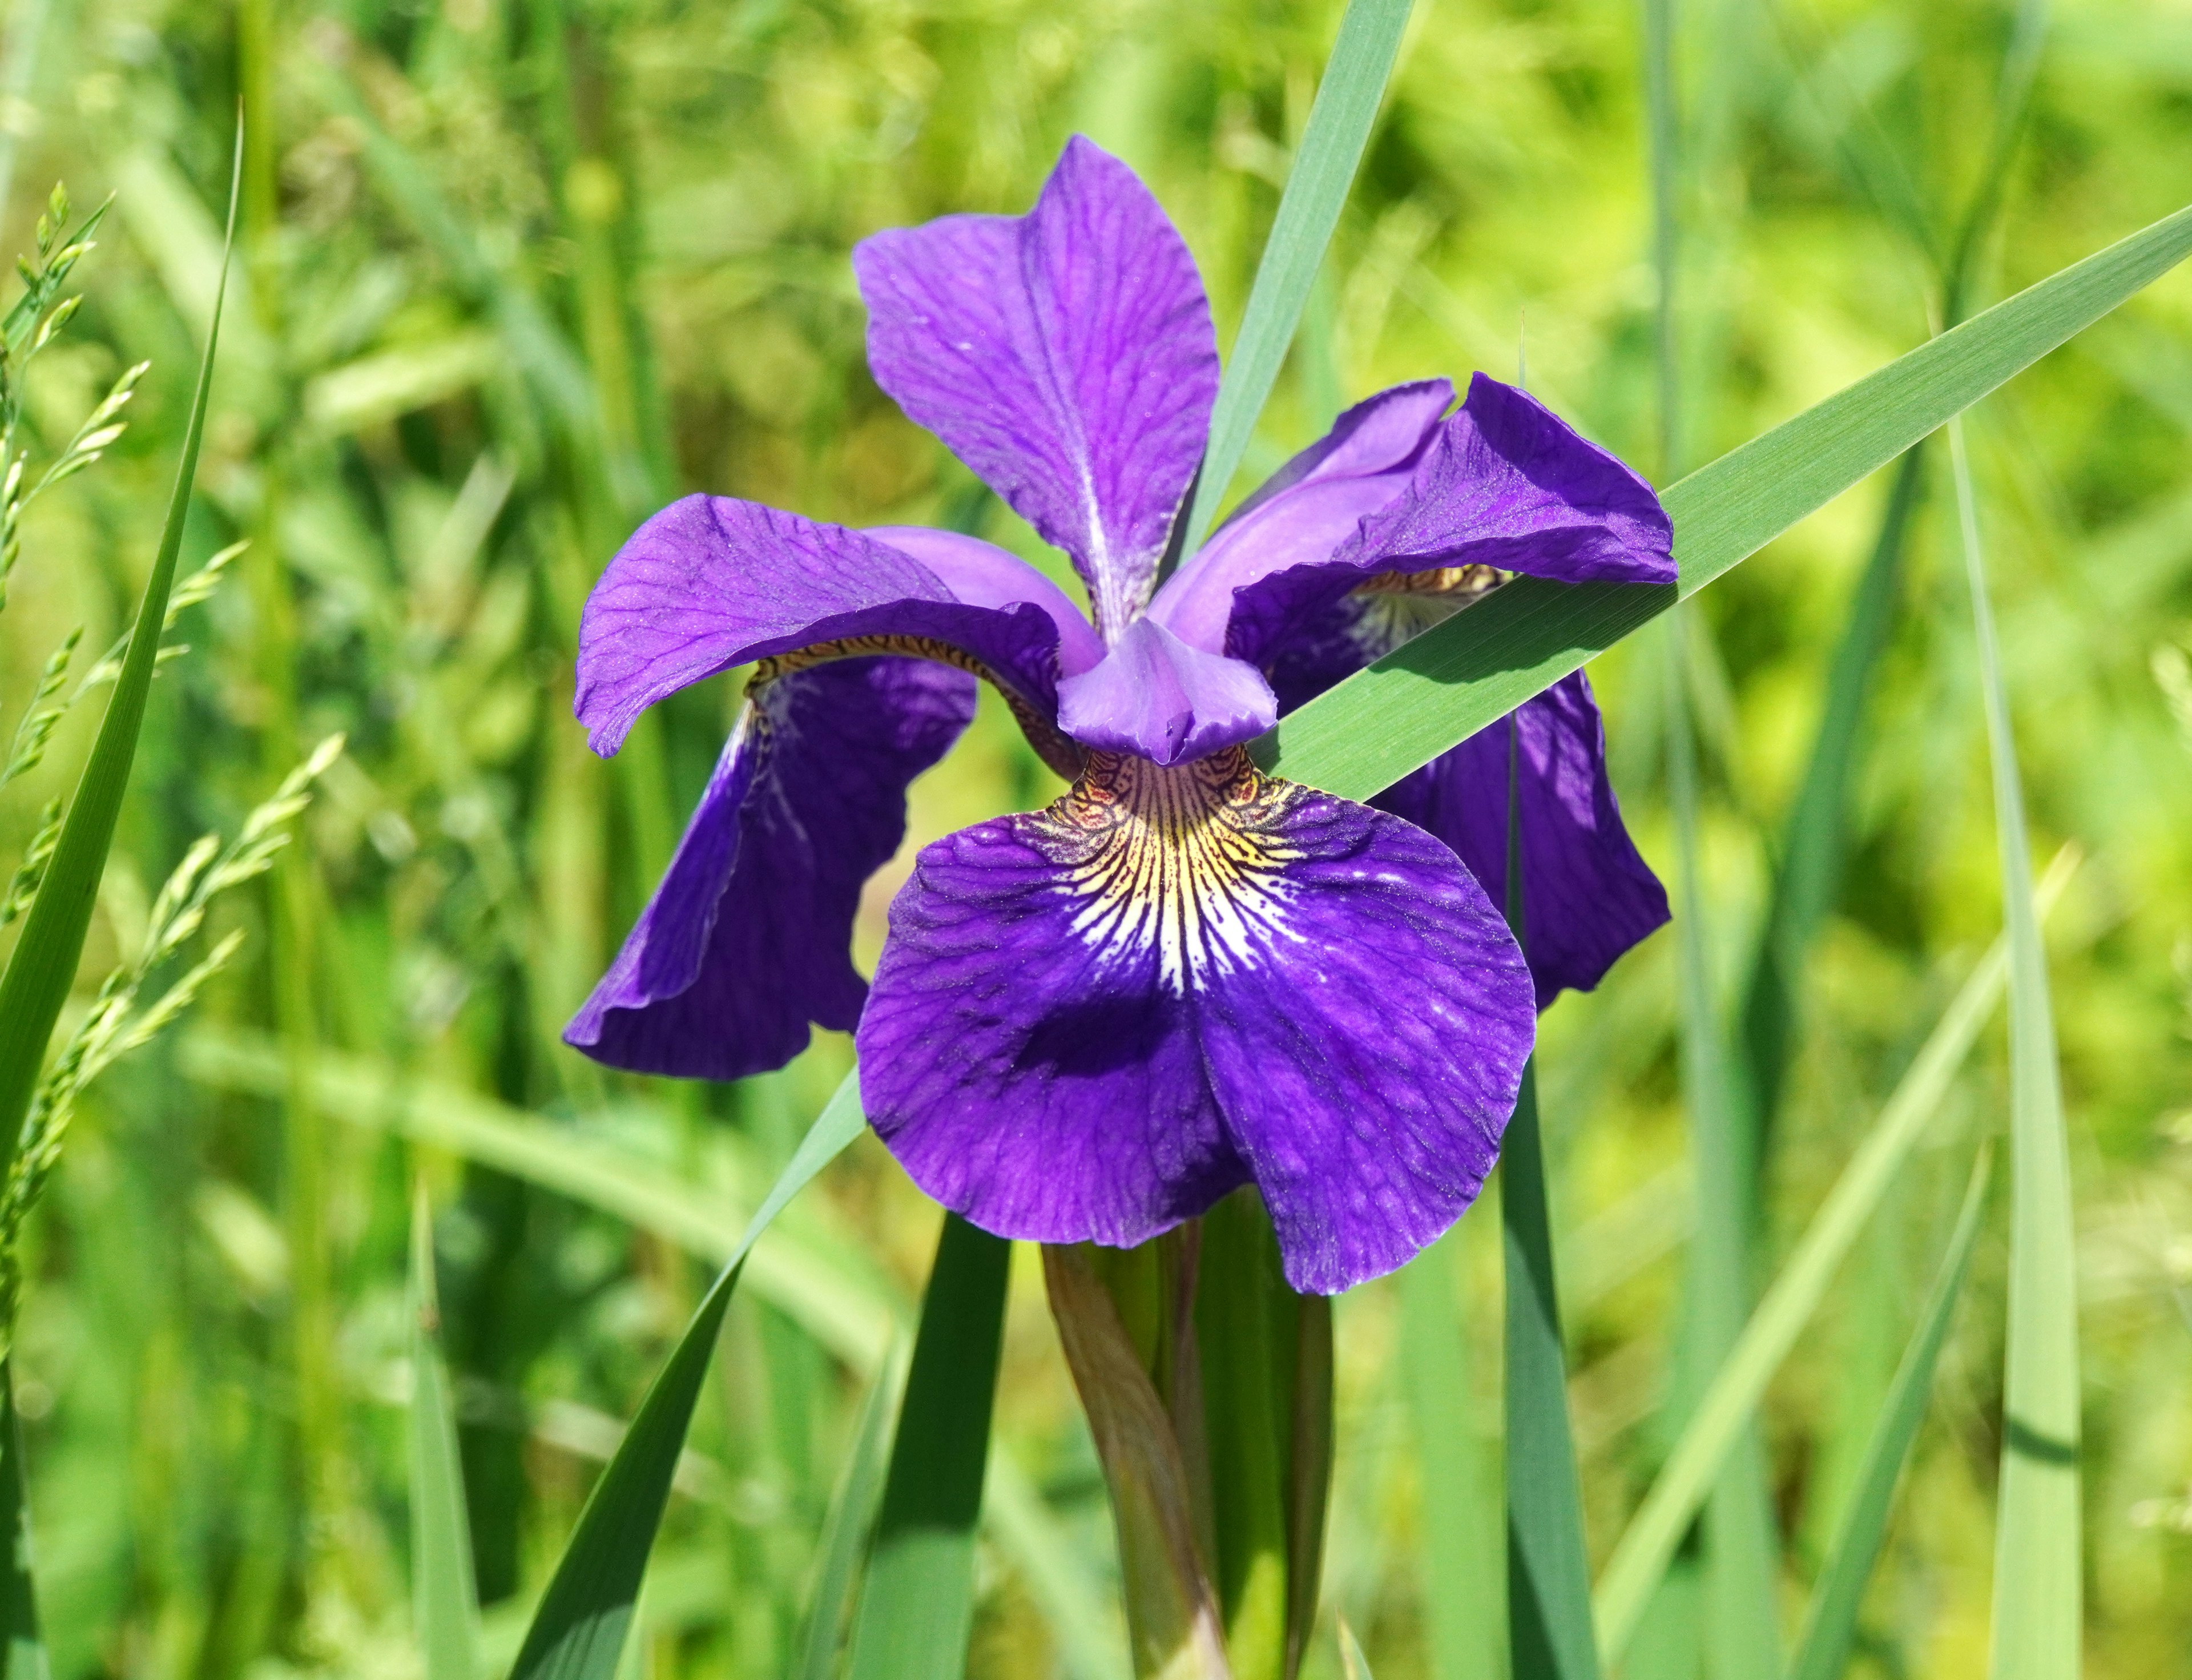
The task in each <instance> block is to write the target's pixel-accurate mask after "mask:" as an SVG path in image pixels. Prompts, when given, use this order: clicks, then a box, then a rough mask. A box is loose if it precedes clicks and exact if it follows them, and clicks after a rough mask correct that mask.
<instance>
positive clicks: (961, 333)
mask: <svg viewBox="0 0 2192 1680" xmlns="http://www.w3.org/2000/svg"><path fill="white" fill-rule="evenodd" d="M853 271H854V273H855V274H856V275H857V276H858V277H859V283H860V294H861V296H862V297H863V298H865V300H866V302H867V306H868V362H869V365H870V366H871V368H872V369H873V370H874V372H875V376H876V383H877V384H879V385H881V386H882V388H883V389H884V390H885V391H888V392H889V393H890V394H891V396H892V397H895V398H896V399H897V401H898V403H899V407H900V408H902V409H905V412H906V414H908V415H909V416H910V417H911V418H912V419H913V420H916V421H918V422H919V423H920V424H921V425H922V426H927V427H928V429H929V430H930V431H933V432H934V433H935V434H936V435H937V436H938V437H941V438H942V439H943V440H944V441H945V443H947V444H949V445H950V448H951V449H952V452H953V453H954V454H956V455H957V456H958V457H959V458H960V460H963V461H965V462H966V463H967V465H968V466H970V467H972V468H973V470H974V471H975V472H976V473H978V474H979V475H980V477H982V478H983V479H984V480H985V482H986V483H989V484H990V487H991V488H992V489H995V490H996V492H997V494H999V495H1001V496H1002V497H1003V498H1004V499H1005V500H1006V501H1007V502H1008V503H1009V504H1010V505H1011V506H1012V507H1013V509H1014V510H1015V511H1018V512H1019V514H1020V515H1021V517H1024V518H1025V519H1026V520H1027V521H1028V523H1030V524H1031V525H1033V526H1034V527H1035V528H1036V530H1037V531H1039V532H1041V533H1042V536H1043V537H1044V539H1045V540H1047V541H1049V542H1052V543H1054V544H1056V545H1057V546H1059V547H1060V548H1062V549H1064V550H1065V551H1066V552H1067V553H1068V554H1070V555H1071V556H1072V557H1073V561H1074V564H1075V565H1076V567H1077V568H1078V569H1079V570H1080V573H1081V575H1082V580H1083V581H1085V582H1086V583H1087V586H1088V593H1089V597H1090V598H1091V599H1092V600H1093V602H1094V603H1095V607H1096V623H1097V626H1098V627H1099V629H1100V630H1102V631H1104V633H1105V637H1106V638H1107V639H1108V638H1110V637H1116V635H1117V634H1118V633H1119V632H1120V631H1122V630H1123V629H1124V628H1125V627H1126V625H1127V621H1128V620H1130V619H1131V618H1132V617H1133V615H1134V614H1135V613H1136V612H1137V611H1139V609H1140V608H1141V607H1142V605H1143V603H1145V602H1146V601H1147V600H1148V598H1149V593H1150V586H1151V585H1152V584H1153V582H1154V581H1155V580H1156V567H1157V561H1158V558H1159V557H1160V556H1161V555H1162V553H1163V551H1164V546H1165V541H1166V539H1167V536H1168V535H1169V534H1170V533H1171V529H1172V522H1173V515H1174V513H1175V512H1176V511H1178V509H1179V504H1180V500H1181V499H1182V498H1183V497H1184V495H1185V494H1186V493H1187V488H1188V485H1189V484H1190V482H1191V481H1192V480H1193V478H1194V477H1195V470H1196V466H1197V464H1198V463H1199V462H1200V461H1201V460H1202V449H1203V444H1204V443H1205V441H1206V438H1207V433H1208V431H1209V426H1210V408H1211V403H1212V402H1213V400H1214V399H1215V397H1216V396H1217V391H1218V346H1217V340H1216V337H1215V335H1214V334H1213V332H1212V329H1211V324H1210V306H1209V304H1208V303H1207V300H1205V298H1204V296H1203V293H1202V280H1201V278H1200V277H1199V276H1197V274H1196V271H1195V260H1194V259H1193V258H1192V257H1191V256H1190V255H1189V254H1188V250H1187V247H1186V245H1185V243H1184V242H1182V240H1181V239H1180V237H1179V233H1178V231H1175V230H1174V228H1173V225H1172V223H1171V222H1170V221H1169V220H1167V219H1166V216H1165V213H1164V210H1163V209H1162V206H1160V205H1159V204H1158V203H1157V202H1156V199H1155V198H1154V197H1151V196H1150V191H1149V189H1148V188H1147V187H1145V186H1143V185H1142V184H1141V182H1140V181H1139V180H1137V179H1136V178H1135V176H1134V174H1133V171H1132V170H1131V169H1127V166H1126V165H1125V164H1123V163H1120V162H1119V161H1118V159H1116V157H1111V156H1110V155H1109V154H1108V153H1106V152H1105V151H1101V150H1099V148H1098V147H1096V146H1093V145H1091V144H1090V143H1089V142H1088V141H1087V140H1082V139H1081V138H1079V137H1078V136H1076V138H1075V139H1073V140H1070V141H1069V142H1068V143H1067V145H1066V148H1065V155H1064V156H1063V157H1060V158H1059V161H1058V167H1057V168H1056V169H1053V171H1052V172H1051V175H1050V179H1049V180H1048V181H1047V182H1046V183H1045V184H1044V186H1043V189H1042V197H1040V198H1038V199H1037V200H1036V206H1035V209H1033V210H1031V211H1030V212H1029V214H1026V215H1025V216H973V215H957V216H945V217H942V218H940V219H939V220H935V221H932V222H929V223H927V224H926V225H924V226H920V227H907V228H893V229H891V230H890V231H887V232H882V233H878V234H876V235H875V236H874V237H872V238H870V239H867V240H865V241H863V242H862V243H860V245H859V247H858V248H857V249H855V250H854V251H853Z"/></svg>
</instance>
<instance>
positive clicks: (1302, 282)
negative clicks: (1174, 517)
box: [1180, 0, 1412, 557]
mask: <svg viewBox="0 0 2192 1680" xmlns="http://www.w3.org/2000/svg"><path fill="white" fill-rule="evenodd" d="M1411 3H1412V0H1348V6H1347V14H1346V15H1345V16H1344V17H1343V18H1342V19H1341V20H1339V38H1338V39H1337V40H1335V41H1334V42H1333V43H1332V57H1331V59H1330V60H1329V61H1328V62H1327V64H1326V65H1325V68H1324V79H1323V80H1322V81H1321V82H1320V83H1318V84H1317V89H1316V103H1315V104H1313V105H1312V106H1310V113H1309V124H1308V126H1307V127H1306V128H1305V129H1303V131H1302V140H1301V145H1300V146H1299V148H1298V149H1297V150H1296V151H1295V153H1294V163H1293V170H1292V171H1291V172H1290V173H1289V174H1287V186H1286V191H1284V192H1283V193H1282V194H1281V195H1280V197H1279V213H1278V215H1277V216H1276V218H1275V219H1274V220H1273V221H1272V223H1271V235H1270V239H1269V240H1267V241H1266V242H1265V243H1264V255H1263V259H1262V260H1261V261H1260V262H1259V263H1258V264H1257V266H1256V280H1255V284H1254V285H1253V287H1252V288H1251V289H1249V293H1248V308H1247V312H1246V313H1245V314H1244V315H1243V316H1242V319H1241V331H1240V333H1239V334H1238V335H1237V336H1236V338H1235V339H1234V340H1233V354H1232V356H1231V357H1230V358H1229V359H1228V360H1227V363H1226V365H1225V377H1224V380H1223V381H1222V382H1221V383H1220V384H1219V387H1218V403H1217V406H1216V407H1215V408H1214V409H1213V410H1212V411H1211V415H1210V448H1209V451H1208V453H1207V454H1206V455H1205V456H1204V457H1203V464H1202V475H1201V476H1200V477H1198V478H1197V479H1196V488H1195V500H1194V503H1193V505H1192V506H1191V507H1190V511H1189V513H1188V518H1187V538H1186V541H1185V542H1184V544H1183V545H1182V546H1181V549H1180V552H1181V553H1182V555H1183V556H1188V557H1191V556H1192V555H1193V554H1194V552H1195V551H1196V548H1198V547H1199V546H1201V545H1202V539H1203V536H1204V534H1206V533H1207V532H1208V530H1209V529H1210V522H1211V521H1212V520H1213V519H1214V518H1215V517H1217V515H1218V509H1219V504H1220V502H1221V501H1222V500H1223V499H1224V494H1225V490H1226V487H1227V486H1228V485H1229V484H1230V483H1232V482H1233V473H1234V471H1235V469H1236V468H1237V467H1238V466H1240V465H1241V456H1242V453H1243V452H1244V451H1245V450H1246V449H1247V447H1248V439H1249V438H1250V437H1252V436H1253V434H1254V432H1255V430H1256V420H1257V417H1258V416H1259V414H1262V413H1263V412H1264V400H1265V399H1266V398H1267V397H1270V394H1271V386H1272V385H1273V384H1274V383H1275V382H1276V380H1277V379H1278V377H1279V369H1280V368H1281V367H1282V366H1283V365H1284V364H1285V363H1286V359H1287V346H1289V345H1290V344H1292V343H1293V336H1294V329H1295V327H1296V326H1297V325H1298V324H1299V323H1300V321H1301V314H1302V308H1303V306H1304V305H1305V304H1306V303H1307V302H1308V301H1309V294H1310V287H1311V286H1312V285H1314V284H1315V283H1316V271H1317V270H1318V268H1319V267H1320V266H1322V264H1323V262H1324V252H1325V247H1326V246H1327V245H1329V244H1330V243H1332V230H1333V228H1334V227H1336V226H1338V225H1339V212H1340V209H1341V207H1342V206H1343V205H1344V204H1345V203H1346V202H1347V190H1348V188H1349V187H1350V186H1351V185H1352V184H1353V183H1354V180H1355V170H1356V165H1357V164H1359V163H1361V161H1362V148H1363V147H1364V146H1366V145H1367V144H1368V142H1369V139H1370V128H1371V124H1372V123H1374V122H1375V121H1376V120H1377V117H1378V106H1379V101H1380V100H1383V99H1384V94H1385V82H1386V78H1387V77H1390V75H1391V74H1392V71H1393V59H1394V56H1395V55H1396V54H1397V53H1398V52H1399V51H1400V50H1401V31H1404V30H1405V29H1406V28H1407V24H1408V9H1409V6H1410V4H1411Z"/></svg>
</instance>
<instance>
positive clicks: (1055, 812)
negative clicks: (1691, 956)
mask: <svg viewBox="0 0 2192 1680" xmlns="http://www.w3.org/2000/svg"><path fill="white" fill-rule="evenodd" d="M1534 1030H1535V1014H1534V1011H1533V1009H1532V1008H1531V1000H1530V987H1529V979H1528V974H1527V970H1526V969H1525V968H1524V967H1523V964H1522V961H1521V954H1520V952H1519V951H1516V947H1515V944H1514V941H1513V940H1512V939H1511V938H1510V936H1509V935H1508V933H1507V930H1506V927H1505V924H1504V922H1503V921H1502V920H1501V919H1500V917H1499V915H1498V912H1497V911H1495V910H1494V909H1493V907H1492V906H1491V905H1490V903H1489V902H1487V900H1486V898H1485V895H1484V894H1483V891H1482V889H1481V888H1479V887H1478V886H1477V884H1476V882H1475V881H1474V880H1473V879H1472V878H1471V877H1470V874H1469V872H1468V871H1466V870H1465V869H1464V868H1463V867H1462V866H1461V865H1460V862H1459V860H1458V859H1456V858H1455V856H1454V855H1453V853H1452V852H1451V851H1449V850H1448V849H1447V848H1446V847H1445V846H1443V845H1441V843H1438V842H1437V841H1436V840H1435V839H1433V838H1432V837H1430V836H1429V835H1427V834H1425V833H1424V832H1423V831H1420V830H1419V829H1417V828H1414V827H1413V826H1410V825H1409V824H1407V823H1405V822H1402V821H1401V820H1398V819H1396V818H1394V817H1391V816H1388V815H1386V814H1383V813H1381V812H1377V811H1373V810H1371V809H1368V808H1367V807H1366V806H1361V805H1356V804H1352V803H1350V802H1348V801H1346V800H1343V799H1338V798H1334V797H1332V796H1331V795H1329V794H1326V793H1321V792H1319V791H1316V790H1313V789H1310V788H1305V787H1301V786H1295V785H1293V784H1290V783H1285V782H1279V781H1274V780H1270V779H1268V778H1265V777H1263V776H1261V775H1259V774H1257V773H1256V772H1255V771H1254V770H1253V769H1252V768H1251V767H1250V766H1249V765H1248V763H1247V759H1246V757H1244V756H1243V755H1242V754H1240V753H1239V752H1233V753H1227V754H1221V755H1218V756H1215V757H1206V758H1202V759H1199V760H1196V762H1194V763H1190V764H1186V765H1184V766H1181V767H1179V768H1176V769H1160V768H1158V767H1156V766H1154V765H1151V764H1149V763H1145V762H1142V761H1139V760H1136V759H1133V758H1130V757H1116V758H1114V757H1109V756H1105V757H1100V758H1099V759H1098V760H1096V761H1095V762H1094V763H1093V767H1092V769H1091V771H1090V774H1088V776H1087V777H1086V778H1085V779H1084V780H1083V781H1082V783H1081V784H1080V785H1078V786H1076V788H1075V790H1074V791H1072V792H1071V793H1070V794H1068V795H1067V796H1066V797H1065V798H1063V799H1061V800H1059V802H1058V803H1056V804H1054V805H1053V806H1052V807H1051V808H1050V809H1048V810H1046V811H1042V812H1037V813H1035V814H1031V815H1027V816H1017V817H1007V818H1003V819H1000V820H997V821H995V822H989V823H984V824H982V825H981V826H979V827H975V828H971V829H968V830H965V831H962V832H961V833H958V834H955V835H952V836H950V837H947V838H945V839H944V840H940V841H939V842H937V843H935V844H934V845H933V846H930V847H929V848H928V849H926V850H924V851H923V852H922V854H921V856H920V859H919V860H918V861H917V863H916V866H915V871H914V875H913V877H912V879H911V880H910V881H909V882H908V883H907V884H906V886H905V889H903V890H902V891H901V892H900V893H899V896H898V899H897V900H896V901H895V902H894V903H893V906H892V907H891V938H890V941H889V943H888V945H887V946H885V947H884V951H883V957H882V963H880V964H879V965H878V967H877V969H876V981H875V986H874V990H873V991H872V993H871V997H870V1000H869V1003H868V1009H867V1012H866V1014H865V1015H864V1016H863V1017H862V1020H861V1023H860V1030H859V1045H860V1059H861V1094H862V1096H863V1099H864V1100H865V1103H866V1105H867V1109H868V1112H869V1115H870V1116H871V1118H872V1119H873V1121H874V1123H875V1126H876V1130H877V1132H878V1133H879V1134H881V1135H882V1138H883V1140H884V1141H885V1142H886V1143H887V1144H888V1146H890V1148H891V1150H892V1151H893V1153H894V1154H895V1155H896V1156H897V1157H898V1158H899V1161H900V1162H901V1163H904V1165H905V1168H906V1170H907V1171H908V1172H909V1173H910V1174H911V1175H912V1177H913V1179H914V1180H915V1182H916V1183H917V1184H919V1185H920V1186H922V1188H923V1189H925V1190H927V1191H928V1192H929V1194H931V1195H932V1196H933V1197H936V1198H937V1199H938V1200H939V1201H941V1202H942V1203H945V1205H946V1206H947V1207H950V1208H954V1209H958V1210H959V1211H960V1212H962V1213H963V1214H966V1215H967V1216H968V1218H969V1219H971V1220H973V1221H974V1222H975V1223H977V1224H979V1225H980V1226H984V1227H985V1228H986V1229H988V1230H990V1231H996V1232H998V1233H1000V1234H1001V1235H1005V1236H1011V1237H1030V1238H1037V1239H1041V1240H1042V1241H1046V1242H1078V1241H1095V1242H1099V1243H1113V1244H1127V1243H1139V1242H1141V1241H1144V1240H1145V1239H1146V1238H1148V1237H1152V1236H1154V1235H1156V1233H1158V1232H1159V1231H1163V1230H1166V1229H1167V1228H1168V1227H1169V1226H1173V1225H1175V1224H1177V1223H1179V1221H1180V1220H1184V1219H1186V1218H1189V1217H1191V1216H1192V1215H1193V1214H1197V1213H1199V1212H1201V1211H1202V1210H1203V1209H1206V1208H1207V1207H1209V1206H1210V1205H1211V1204H1212V1203H1213V1202H1215V1201H1216V1200H1217V1199H1218V1198H1219V1197H1221V1196H1223V1195H1224V1194H1225V1193H1226V1192H1227V1191H1230V1190H1231V1189H1233V1188H1235V1187H1236V1186H1238V1185H1240V1184H1242V1183H1244V1182H1247V1181H1250V1180H1253V1181H1254V1182H1255V1183H1256V1184H1257V1185H1258V1186H1259V1188H1260V1189H1261V1191H1262V1192H1263V1195H1264V1201H1265V1203H1267V1204H1268V1205H1269V1207H1270V1210H1271V1216H1272V1219H1273V1221H1274V1223H1275V1224H1276V1227H1277V1230H1278V1234H1279V1242H1280V1247H1281V1249H1282V1253H1283V1255H1284V1258H1285V1264H1286V1271H1287V1278H1288V1281H1289V1282H1291V1283H1293V1286H1294V1287H1295V1288H1296V1289H1304V1290H1311V1291H1316V1292H1320V1293H1333V1292H1336V1291H1338V1290H1340V1289H1346V1288H1348V1287H1349V1286H1350V1285H1351V1284H1354V1283H1360V1282H1361V1281H1362V1280H1363V1279H1365V1278H1367V1277H1374V1276H1376V1275H1378V1274H1379V1273H1380V1272H1383V1271H1390V1270H1391V1269H1392V1268H1393V1267H1395V1266H1398V1265H1400V1264H1401V1262H1402V1261H1404V1260H1407V1258H1408V1256H1409V1255H1411V1254H1413V1253H1415V1252H1416V1251H1417V1250H1418V1249H1421V1248H1422V1247H1423V1246H1424V1244H1426V1243H1429V1242H1430V1241H1431V1240H1432V1239H1433V1238H1434V1237H1436V1236H1437V1235H1438V1233H1439V1232H1440V1231H1443V1230H1444V1229H1445V1228H1446V1227H1447V1226H1449V1225H1451V1224H1452V1223H1453V1220H1455V1218H1456V1217H1458V1215H1459V1214H1460V1213H1461V1211H1462V1209H1464V1208H1465V1207H1467V1206H1468V1204H1469V1203H1470V1200H1471V1199H1472V1198H1473V1197H1475V1196H1476V1193H1477V1191H1478V1190H1479V1188H1480V1187H1481V1186H1482V1183H1483V1180H1484V1176H1485V1174H1486V1173H1487V1171H1489V1170H1490V1168H1491V1165H1492V1163H1493V1159H1494V1157H1495V1156H1496V1155H1497V1153H1498V1142H1499V1136H1500V1134H1501V1132H1502V1130H1503V1129H1504V1126H1505V1123H1506V1119H1507V1116H1508V1114H1509V1113H1510V1111H1512V1108H1513V1106H1514V1100H1515V1094H1516V1089H1517V1086H1518V1084H1519V1083H1520V1081H1521V1072H1522V1066H1523V1063H1524V1061H1525V1060H1526V1059H1527V1056H1528V1054H1529V1050H1530V1046H1531V1043H1532V1042H1533V1033H1534Z"/></svg>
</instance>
